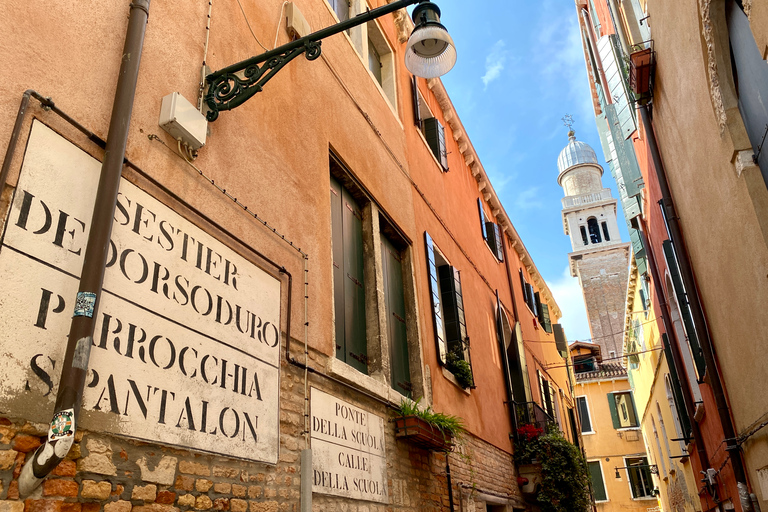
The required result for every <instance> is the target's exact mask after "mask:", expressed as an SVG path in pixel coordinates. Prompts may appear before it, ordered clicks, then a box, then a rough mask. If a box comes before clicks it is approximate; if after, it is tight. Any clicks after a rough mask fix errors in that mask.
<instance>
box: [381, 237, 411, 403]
mask: <svg viewBox="0 0 768 512" xmlns="http://www.w3.org/2000/svg"><path fill="white" fill-rule="evenodd" d="M381 264H382V271H383V274H384V276H383V277H384V296H385V301H386V310H387V339H388V341H389V361H390V373H391V375H390V378H391V383H392V388H393V389H395V390H397V391H399V392H400V394H402V395H403V396H410V395H411V392H412V391H413V385H412V384H411V371H410V364H409V361H408V359H409V355H408V330H407V328H406V323H405V315H406V313H405V294H404V291H403V256H402V254H401V252H400V251H399V250H398V249H397V248H395V245H394V244H393V243H392V242H391V241H390V240H388V239H387V237H386V236H384V234H382V235H381Z"/></svg>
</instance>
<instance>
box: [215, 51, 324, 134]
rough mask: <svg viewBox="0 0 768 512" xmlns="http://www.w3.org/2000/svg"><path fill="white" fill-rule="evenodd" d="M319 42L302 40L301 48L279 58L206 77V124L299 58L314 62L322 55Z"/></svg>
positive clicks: (247, 96)
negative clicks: (300, 56)
mask: <svg viewBox="0 0 768 512" xmlns="http://www.w3.org/2000/svg"><path fill="white" fill-rule="evenodd" d="M321 44H322V41H306V42H305V43H304V45H303V46H300V47H298V48H292V49H290V50H287V51H285V52H283V53H281V54H280V55H275V56H272V57H269V58H266V59H265V60H262V61H259V62H250V63H249V64H248V65H246V66H243V68H242V69H239V70H232V71H228V72H226V73H223V74H220V75H218V76H214V75H213V74H212V75H209V76H208V92H207V93H206V95H205V104H206V105H207V106H208V112H207V113H206V115H205V117H206V118H207V119H208V121H215V120H216V118H218V117H219V112H220V111H222V110H231V109H233V108H235V107H238V106H240V105H242V104H243V103H245V102H246V101H247V100H249V99H250V98H251V97H252V96H253V95H254V94H256V93H257V92H261V91H262V89H263V87H264V84H266V83H267V82H269V81H270V80H271V79H272V77H273V76H275V75H276V74H277V72H278V71H280V70H281V69H283V67H284V66H285V65H286V64H288V63H289V62H291V61H292V60H293V59H295V58H296V57H298V56H299V55H301V54H302V53H303V54H305V55H306V57H307V60H315V59H317V58H318V57H320V54H321V53H322V49H321V46H320V45H321Z"/></svg>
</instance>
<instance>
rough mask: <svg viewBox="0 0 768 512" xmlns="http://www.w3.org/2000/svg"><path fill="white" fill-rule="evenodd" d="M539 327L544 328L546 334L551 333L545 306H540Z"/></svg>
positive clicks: (547, 307)
mask: <svg viewBox="0 0 768 512" xmlns="http://www.w3.org/2000/svg"><path fill="white" fill-rule="evenodd" d="M539 318H541V326H542V327H544V330H545V331H546V332H549V333H551V332H552V323H551V321H550V319H549V306H548V305H547V304H542V305H541V316H540V317H539Z"/></svg>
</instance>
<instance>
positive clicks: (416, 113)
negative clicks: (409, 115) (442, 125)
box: [411, 75, 421, 129]
mask: <svg viewBox="0 0 768 512" xmlns="http://www.w3.org/2000/svg"><path fill="white" fill-rule="evenodd" d="M411 92H412V93H413V118H414V124H415V125H416V126H418V127H419V129H421V107H420V106H419V82H418V78H416V75H414V76H413V79H412V80H411Z"/></svg>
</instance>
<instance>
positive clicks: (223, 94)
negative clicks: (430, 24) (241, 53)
mask: <svg viewBox="0 0 768 512" xmlns="http://www.w3.org/2000/svg"><path fill="white" fill-rule="evenodd" d="M424 2H427V0H397V1H394V2H392V3H390V4H386V5H383V6H381V7H377V8H376V9H372V10H369V11H366V12H363V13H360V14H358V15H357V16H354V17H353V18H350V19H348V20H346V21H342V22H341V23H337V24H336V25H332V26H330V27H328V28H324V29H322V30H318V31H317V32H314V33H312V34H309V35H307V36H304V37H302V38H300V39H297V40H295V41H292V42H290V43H288V44H285V45H283V46H280V47H278V48H275V49H274V50H270V51H268V52H265V53H262V54H261V55H257V56H255V57H251V58H250V59H246V60H244V61H242V62H238V63H236V64H233V65H231V66H228V67H226V68H224V69H220V70H218V71H216V72H214V73H211V74H210V75H208V76H207V77H205V81H206V82H207V84H208V90H207V92H206V93H205V104H206V106H207V107H208V109H209V110H208V112H207V113H206V116H205V117H206V118H207V119H208V121H215V120H216V119H217V118H218V117H219V112H221V111H222V110H232V109H233V108H235V107H239V106H240V105H242V104H243V103H245V102H246V101H247V100H249V99H250V98H251V97H253V96H254V95H255V94H256V93H257V92H261V90H262V88H263V87H264V84H266V83H267V82H269V80H270V79H271V78H272V77H273V76H275V74H277V72H278V71H280V70H281V69H283V67H284V66H285V65H286V64H288V63H289V62H290V61H292V60H293V59H295V58H296V57H298V56H299V55H301V54H302V53H305V54H306V56H307V59H308V60H315V59H317V58H318V57H319V56H320V53H321V50H320V44H321V43H322V41H321V40H322V39H325V38H326V37H329V36H332V35H334V34H338V33H340V32H343V31H345V30H348V29H350V28H352V27H356V26H358V25H362V24H363V23H367V22H369V21H371V20H375V19H376V18H379V17H381V16H384V15H385V14H390V13H392V12H395V11H396V10H398V9H402V8H404V7H407V6H409V5H412V4H415V3H424Z"/></svg>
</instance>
